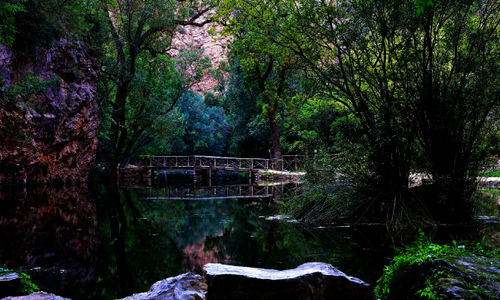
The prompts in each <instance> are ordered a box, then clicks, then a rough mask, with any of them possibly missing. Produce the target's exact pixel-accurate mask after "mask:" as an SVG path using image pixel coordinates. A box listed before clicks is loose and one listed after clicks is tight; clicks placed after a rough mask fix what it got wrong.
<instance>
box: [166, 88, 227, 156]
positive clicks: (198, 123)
mask: <svg viewBox="0 0 500 300" xmlns="http://www.w3.org/2000/svg"><path fill="white" fill-rule="evenodd" d="M178 112H179V115H180V116H182V121H183V125H182V126H183V128H184V132H183V133H182V134H180V135H178V136H177V137H176V138H174V137H171V139H170V143H169V144H170V145H171V146H172V153H174V154H178V155H181V154H182V155H190V154H205V155H223V154H225V152H226V144H225V142H226V136H227V134H228V132H229V125H228V124H227V123H226V120H225V116H224V111H223V109H222V108H221V107H210V106H207V105H206V104H205V102H204V101H203V98H202V97H201V96H199V95H196V94H193V93H185V94H184V95H183V97H182V99H181V100H180V101H179V103H178Z"/></svg>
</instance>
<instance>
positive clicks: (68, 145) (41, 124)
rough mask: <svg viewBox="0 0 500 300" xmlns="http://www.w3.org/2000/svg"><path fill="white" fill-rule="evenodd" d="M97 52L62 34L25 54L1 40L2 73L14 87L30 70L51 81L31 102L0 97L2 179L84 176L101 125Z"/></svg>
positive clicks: (95, 145)
mask: <svg viewBox="0 0 500 300" xmlns="http://www.w3.org/2000/svg"><path fill="white" fill-rule="evenodd" d="M98 72H99V62H98V59H97V54H96V53H95V51H94V50H93V49H91V48H89V47H87V46H85V45H83V44H81V43H78V42H74V43H70V42H68V41H66V40H64V39H61V40H59V41H56V42H54V43H53V45H52V46H51V47H50V48H49V49H44V48H38V49H37V53H36V55H33V56H26V55H22V54H20V53H18V52H16V51H15V50H13V49H11V48H8V47H5V46H2V45H0V77H1V78H2V79H3V82H4V87H11V86H15V85H16V84H18V83H19V82H21V81H22V80H23V79H24V78H25V77H26V75H27V74H33V75H35V76H39V77H40V79H41V80H44V81H48V80H50V79H53V78H56V77H58V78H60V80H59V82H58V83H54V84H52V85H51V86H50V87H49V88H48V90H47V92H46V93H44V94H38V95H32V96H31V97H30V101H33V102H34V105H33V106H26V104H23V103H18V104H13V103H8V102H6V101H1V100H2V99H0V183H1V182H5V181H9V182H16V183H20V184H26V183H27V182H28V181H29V180H34V181H37V182H47V181H49V180H55V179H62V180H65V181H67V180H71V181H73V182H74V181H78V180H82V181H84V180H86V179H87V175H88V171H89V168H90V164H91V162H92V161H93V159H94V156H95V152H96V149H97V134H98V130H99V119H98V105H97V102H96V88H97V79H98Z"/></svg>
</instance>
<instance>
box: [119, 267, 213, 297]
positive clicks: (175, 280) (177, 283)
mask: <svg viewBox="0 0 500 300" xmlns="http://www.w3.org/2000/svg"><path fill="white" fill-rule="evenodd" d="M206 291H207V285H206V284H205V279H204V278H203V277H201V276H200V275H196V274H193V273H185V274H181V275H179V276H176V277H170V278H167V279H164V280H161V281H158V282H156V283H155V284H153V285H152V286H151V288H150V289H149V291H148V292H146V293H140V294H134V295H132V296H130V297H127V298H123V299H121V300H203V299H205V293H206Z"/></svg>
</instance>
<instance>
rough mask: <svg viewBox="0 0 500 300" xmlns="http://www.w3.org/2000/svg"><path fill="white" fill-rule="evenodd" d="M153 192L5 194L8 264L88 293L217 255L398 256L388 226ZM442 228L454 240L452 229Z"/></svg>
mask: <svg viewBox="0 0 500 300" xmlns="http://www.w3.org/2000/svg"><path fill="white" fill-rule="evenodd" d="M147 194H148V191H147V189H140V188H117V189H105V188H104V187H102V186H101V187H97V188H96V189H95V190H94V192H93V197H90V196H89V193H88V190H87V189H86V187H80V188H77V187H70V188H63V189H55V188H51V189H48V188H42V189H38V190H36V191H29V190H22V191H20V192H12V193H10V194H6V193H3V194H0V204H1V205H0V263H3V264H6V265H7V266H8V267H9V268H13V269H24V270H28V269H33V268H35V267H40V268H41V270H40V271H31V272H30V273H31V274H32V275H33V278H34V279H35V282H36V283H37V284H40V286H41V287H42V289H44V290H47V291H49V292H53V293H56V294H59V295H62V296H66V297H69V298H72V299H74V300H78V299H116V298H121V297H125V296H128V295H131V294H133V293H137V292H142V291H146V290H148V289H149V287H150V286H151V284H153V283H154V282H156V281H158V280H161V279H164V278H168V277H171V276H175V275H178V274H180V273H183V272H186V271H194V272H198V273H201V272H202V269H203V266H204V265H205V264H206V263H209V262H221V263H226V264H232V265H242V266H251V267H264V268H273V269H290V268H295V267H297V266H298V265H300V264H302V263H304V262H308V261H322V262H327V263H331V264H333V265H334V266H336V267H337V268H338V269H340V270H341V271H343V272H345V273H347V274H349V275H351V276H356V277H359V278H361V279H363V280H365V281H368V282H371V283H373V282H374V281H375V280H376V279H377V278H378V276H379V274H380V272H381V271H382V268H383V265H384V264H386V263H387V261H386V257H390V255H391V252H390V251H391V246H392V245H393V243H392V241H391V240H390V239H388V237H390V236H391V234H390V233H388V232H387V230H386V228H385V227H382V226H358V227H357V228H353V227H342V226H339V227H331V228H314V227H307V226H303V225H301V224H298V223H294V222H293V221H292V220H287V219H284V220H278V219H276V218H274V219H273V218H271V219H266V218H267V217H268V216H274V215H277V214H278V213H279V206H277V205H276V202H274V204H273V203H269V200H268V199H265V200H264V199H258V198H256V199H211V200H168V199H162V200H146V199H144V197H145V196H146V195H147ZM276 198H277V197H276ZM92 199H94V200H95V205H94V202H93V200H92ZM283 201H286V197H285V198H283ZM332 226H333V225H332ZM455 230H456V234H454V235H453V237H454V238H456V239H458V238H459V237H464V235H463V234H464V229H463V228H456V229H455ZM481 230H483V229H481ZM476 231H477V230H476ZM497 231H498V230H497ZM497 231H491V234H489V235H490V236H492V237H496V236H495V232H497ZM441 232H443V231H441ZM439 234H442V235H443V237H444V236H446V237H447V238H448V239H449V236H450V231H447V232H445V233H444V232H443V233H439V232H438V234H437V235H439ZM409 235H411V233H409ZM483 235H487V236H488V234H484V233H483ZM438 238H439V237H438ZM492 240H494V239H493V238H492ZM408 242H409V241H408ZM444 242H446V241H444Z"/></svg>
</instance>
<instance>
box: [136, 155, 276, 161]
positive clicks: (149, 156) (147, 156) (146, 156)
mask: <svg viewBox="0 0 500 300" xmlns="http://www.w3.org/2000/svg"><path fill="white" fill-rule="evenodd" d="M139 157H141V158H151V157H162V158H166V157H186V158H187V157H202V158H220V159H253V160H267V161H268V160H269V158H253V157H234V156H209V155H163V156H162V155H139Z"/></svg>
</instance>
